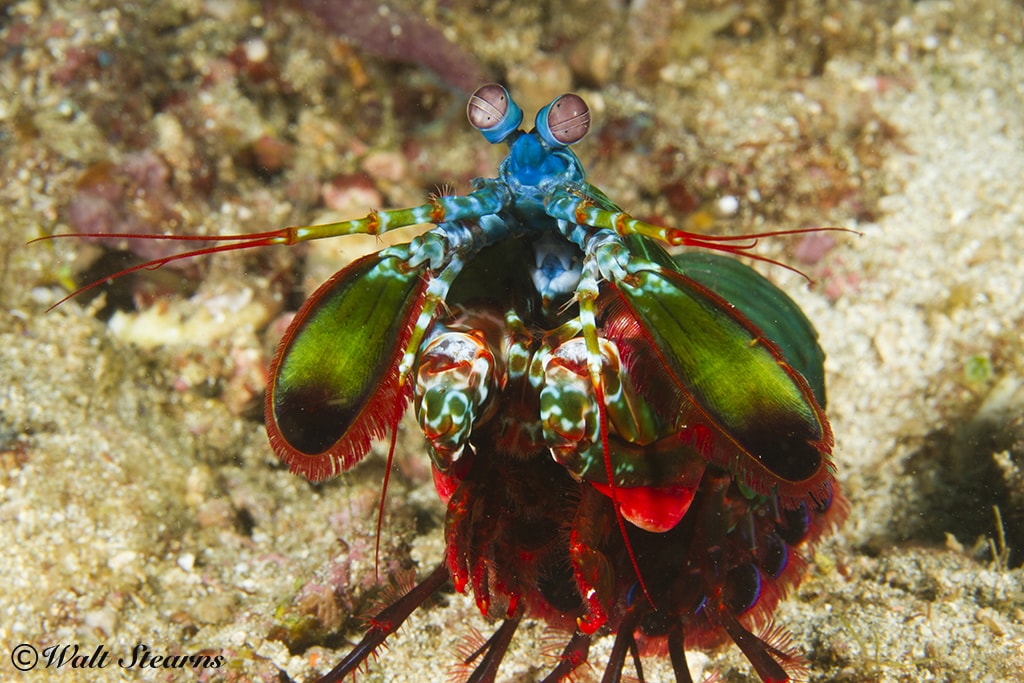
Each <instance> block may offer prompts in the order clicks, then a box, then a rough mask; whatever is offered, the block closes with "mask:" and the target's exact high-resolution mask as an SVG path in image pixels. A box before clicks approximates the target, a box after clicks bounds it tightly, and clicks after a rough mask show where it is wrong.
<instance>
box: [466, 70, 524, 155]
mask: <svg viewBox="0 0 1024 683" xmlns="http://www.w3.org/2000/svg"><path fill="white" fill-rule="evenodd" d="M466 116H468V117H469V122H470V123H471V124H473V127H474V128H476V129H477V130H478V131H480V132H481V133H483V135H484V137H485V138H486V139H487V142H490V143H492V144H493V143H497V142H501V141H503V140H504V139H505V138H507V137H508V136H509V135H511V134H512V133H513V132H514V131H516V130H517V129H518V128H519V124H520V123H522V122H523V110H522V109H520V108H519V105H517V104H516V103H515V102H513V101H512V97H511V96H510V95H509V94H508V90H506V89H505V88H504V86H501V85H498V84H497V83H488V84H487V85H482V86H480V87H479V88H477V89H476V92H475V93H473V94H472V95H471V96H470V98H469V104H467V105H466Z"/></svg>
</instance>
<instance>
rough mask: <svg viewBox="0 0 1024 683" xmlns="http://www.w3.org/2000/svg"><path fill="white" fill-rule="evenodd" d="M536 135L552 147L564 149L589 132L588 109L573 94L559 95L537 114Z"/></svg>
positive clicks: (580, 99) (584, 103)
mask: <svg viewBox="0 0 1024 683" xmlns="http://www.w3.org/2000/svg"><path fill="white" fill-rule="evenodd" d="M536 126H537V133H538V134H539V135H540V137H541V139H542V140H544V142H546V143H548V144H549V145H551V146H552V147H565V146H566V145H571V144H573V143H575V142H579V141H580V140H582V139H583V136H584V135H586V134H587V131H588V130H590V108H589V107H587V103H586V102H584V101H583V98H582V97H580V96H579V95H576V94H575V93H571V92H570V93H566V94H564V95H559V96H558V97H556V98H555V99H554V100H552V101H551V104H549V105H548V106H546V107H544V108H543V109H541V110H540V111H539V112H537V121H536Z"/></svg>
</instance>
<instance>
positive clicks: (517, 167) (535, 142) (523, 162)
mask: <svg viewBox="0 0 1024 683" xmlns="http://www.w3.org/2000/svg"><path fill="white" fill-rule="evenodd" d="M466 114H467V115H468V116H469V122H470V123H471V124H473V127H474V128H476V129H477V130H479V131H480V132H481V133H482V134H483V136H484V137H485V138H486V139H487V141H488V142H490V143H492V144H497V143H499V142H508V145H509V154H508V157H507V158H506V159H505V161H504V162H502V164H501V178H502V180H504V181H505V182H507V183H509V184H510V185H512V186H514V187H515V189H516V191H517V192H518V193H522V195H523V196H524V197H525V196H530V195H540V196H543V195H544V194H546V192H547V189H548V188H550V187H552V186H555V185H557V186H562V187H565V186H567V185H571V184H572V183H577V182H582V181H583V178H584V176H585V173H584V171H583V165H582V164H580V160H579V159H578V158H577V157H576V155H575V154H573V152H572V150H570V149H569V145H571V144H573V143H575V142H579V141H580V140H581V139H582V138H583V136H584V135H586V134H587V130H588V129H589V128H590V110H589V109H588V108H587V104H586V102H584V101H583V99H582V98H581V97H580V96H579V95H576V94H573V93H566V94H564V95H559V96H558V97H556V98H555V99H553V100H552V101H551V102H550V103H549V104H548V105H547V106H546V107H544V108H543V109H541V110H540V111H539V112H537V117H536V119H535V120H534V129H533V130H532V131H530V132H529V133H524V132H523V131H522V130H520V129H519V125H520V124H521V123H522V122H523V110H522V109H520V108H519V105H517V104H516V103H515V102H513V101H512V97H511V96H510V95H509V94H508V90H506V89H505V88H504V87H503V86H501V85H498V84H497V83H489V84H487V85H484V86H481V87H479V88H477V90H476V92H474V93H473V95H472V97H470V98H469V105H468V106H467V107H466ZM531 189H532V190H533V192H531ZM538 198H539V197H538Z"/></svg>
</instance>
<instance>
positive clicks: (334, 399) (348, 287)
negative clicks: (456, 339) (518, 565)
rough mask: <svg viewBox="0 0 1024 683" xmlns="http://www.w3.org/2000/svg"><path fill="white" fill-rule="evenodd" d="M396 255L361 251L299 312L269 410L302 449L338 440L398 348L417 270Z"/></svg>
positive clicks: (291, 441)
mask: <svg viewBox="0 0 1024 683" xmlns="http://www.w3.org/2000/svg"><path fill="white" fill-rule="evenodd" d="M401 265H402V264H401V261H400V259H399V258H397V257H396V256H384V257H381V255H380V254H374V255H371V256H367V257H365V258H362V259H360V260H358V261H356V262H355V263H353V264H352V265H350V266H349V267H347V268H345V269H344V270H342V271H340V272H339V273H337V274H335V276H334V277H332V278H331V279H330V280H328V281H327V282H326V283H324V285H323V286H321V288H320V289H319V290H317V292H316V293H315V294H314V295H313V296H312V297H310V299H309V301H308V302H307V305H306V307H304V308H303V309H302V310H301V311H299V314H298V316H297V317H298V319H299V320H300V322H299V324H298V325H296V326H295V327H294V328H293V330H292V334H291V335H290V336H289V337H287V338H286V339H285V340H284V342H283V346H282V351H281V358H280V363H279V365H278V367H277V375H276V377H275V378H274V386H273V388H272V391H273V392H274V393H273V405H274V415H275V418H276V421H277V424H278V426H279V428H280V431H281V434H282V436H283V437H284V438H285V440H286V441H287V442H288V444H289V445H290V446H291V447H293V448H295V449H297V450H299V451H301V452H303V453H307V454H316V453H321V452H323V451H325V450H327V449H328V448H330V447H331V446H332V445H333V444H334V443H335V442H337V441H338V440H339V439H340V438H341V437H342V436H344V435H345V433H346V431H347V430H348V429H349V428H350V427H351V426H352V424H353V422H355V421H356V420H357V419H358V418H359V417H360V414H361V412H362V411H363V410H364V409H366V408H367V405H368V404H369V402H370V399H371V398H372V397H373V395H374V392H375V391H377V390H378V388H379V387H380V385H381V384H382V382H383V381H384V379H385V377H386V376H387V375H388V373H389V371H392V370H393V369H394V367H395V364H396V362H397V360H396V357H397V356H398V355H399V354H401V352H402V351H403V349H400V348H398V346H399V344H400V343H401V341H400V340H401V339H403V338H404V337H406V336H407V334H406V332H407V330H405V329H404V328H405V327H406V326H408V325H409V324H410V322H409V315H410V309H411V307H413V306H414V305H415V303H416V296H414V294H415V292H416V290H417V289H419V288H420V287H421V283H420V275H419V271H417V270H413V269H406V268H402V267H400V266H401Z"/></svg>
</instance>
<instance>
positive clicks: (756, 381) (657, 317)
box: [617, 259, 824, 482]
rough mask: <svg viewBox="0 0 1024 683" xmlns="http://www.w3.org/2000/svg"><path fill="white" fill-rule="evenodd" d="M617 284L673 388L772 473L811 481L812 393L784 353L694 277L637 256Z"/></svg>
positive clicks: (816, 457)
mask: <svg viewBox="0 0 1024 683" xmlns="http://www.w3.org/2000/svg"><path fill="white" fill-rule="evenodd" d="M630 270H631V277H630V278H629V281H628V282H620V283H617V286H618V289H619V291H620V292H621V293H622V295H623V297H624V298H625V300H626V302H627V303H628V304H629V306H630V308H631V309H632V310H633V311H634V313H635V314H636V316H637V317H638V319H639V320H640V321H641V322H642V323H643V327H644V329H645V330H646V331H647V333H648V334H650V336H651V339H652V341H653V342H654V346H655V347H656V349H657V350H658V352H659V353H660V355H661V356H662V358H663V361H664V364H665V366H666V369H667V370H668V371H669V372H670V373H671V375H672V377H673V380H674V382H675V383H676V385H677V386H678V387H679V388H680V389H681V390H682V391H683V392H684V393H685V394H686V395H687V396H688V397H689V398H690V399H691V400H693V402H694V403H695V404H696V405H697V406H698V407H699V408H700V409H701V410H702V411H703V412H704V413H705V414H706V415H707V416H708V417H709V418H710V419H711V420H712V421H713V422H714V423H715V424H716V425H717V426H718V427H719V428H720V429H721V430H722V431H723V432H724V433H725V434H726V435H728V436H729V438H731V439H733V440H734V441H735V442H736V443H737V444H738V445H739V446H741V447H742V448H743V449H744V450H745V451H746V452H748V453H749V454H750V455H752V456H753V457H755V458H756V459H757V460H759V461H760V462H761V463H762V464H763V465H764V466H765V467H766V468H767V469H768V470H770V471H771V472H773V473H774V474H775V475H777V476H779V477H782V478H783V479H786V480H788V481H794V482H795V481H801V480H803V479H806V478H809V477H811V476H813V475H814V474H815V473H816V472H817V471H818V469H819V467H820V464H821V457H822V456H821V453H820V452H819V451H818V449H817V447H816V446H815V445H814V444H816V443H818V442H820V441H821V440H822V438H823V433H824V430H823V427H822V424H821V422H820V421H819V417H818V415H819V411H818V409H817V407H816V406H815V405H814V398H813V393H812V392H811V391H810V389H809V387H808V386H807V385H806V383H804V382H801V381H800V379H798V377H800V375H799V373H797V372H796V371H795V370H793V369H792V368H791V367H790V366H789V364H788V363H787V362H786V360H785V358H784V356H783V354H782V352H781V351H780V350H779V349H778V347H776V346H775V344H774V343H773V342H771V340H770V339H768V338H767V337H766V336H765V334H764V333H763V332H762V331H760V330H759V329H758V328H757V327H756V326H755V325H753V324H752V323H750V321H749V320H747V319H746V318H743V317H741V316H740V315H739V314H738V313H737V311H736V309H735V308H734V307H733V305H732V304H730V303H729V302H727V301H726V300H725V299H723V298H721V297H719V296H717V295H716V294H714V292H712V291H710V290H709V289H708V288H706V287H705V286H703V285H701V284H700V283H699V282H697V281H696V280H693V279H690V278H687V277H685V276H684V275H681V274H679V273H676V272H672V271H670V270H668V269H666V268H663V267H662V268H659V267H658V266H654V265H653V264H649V263H644V262H643V261H641V260H640V259H637V263H636V265H634V267H632V268H631V269H630Z"/></svg>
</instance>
